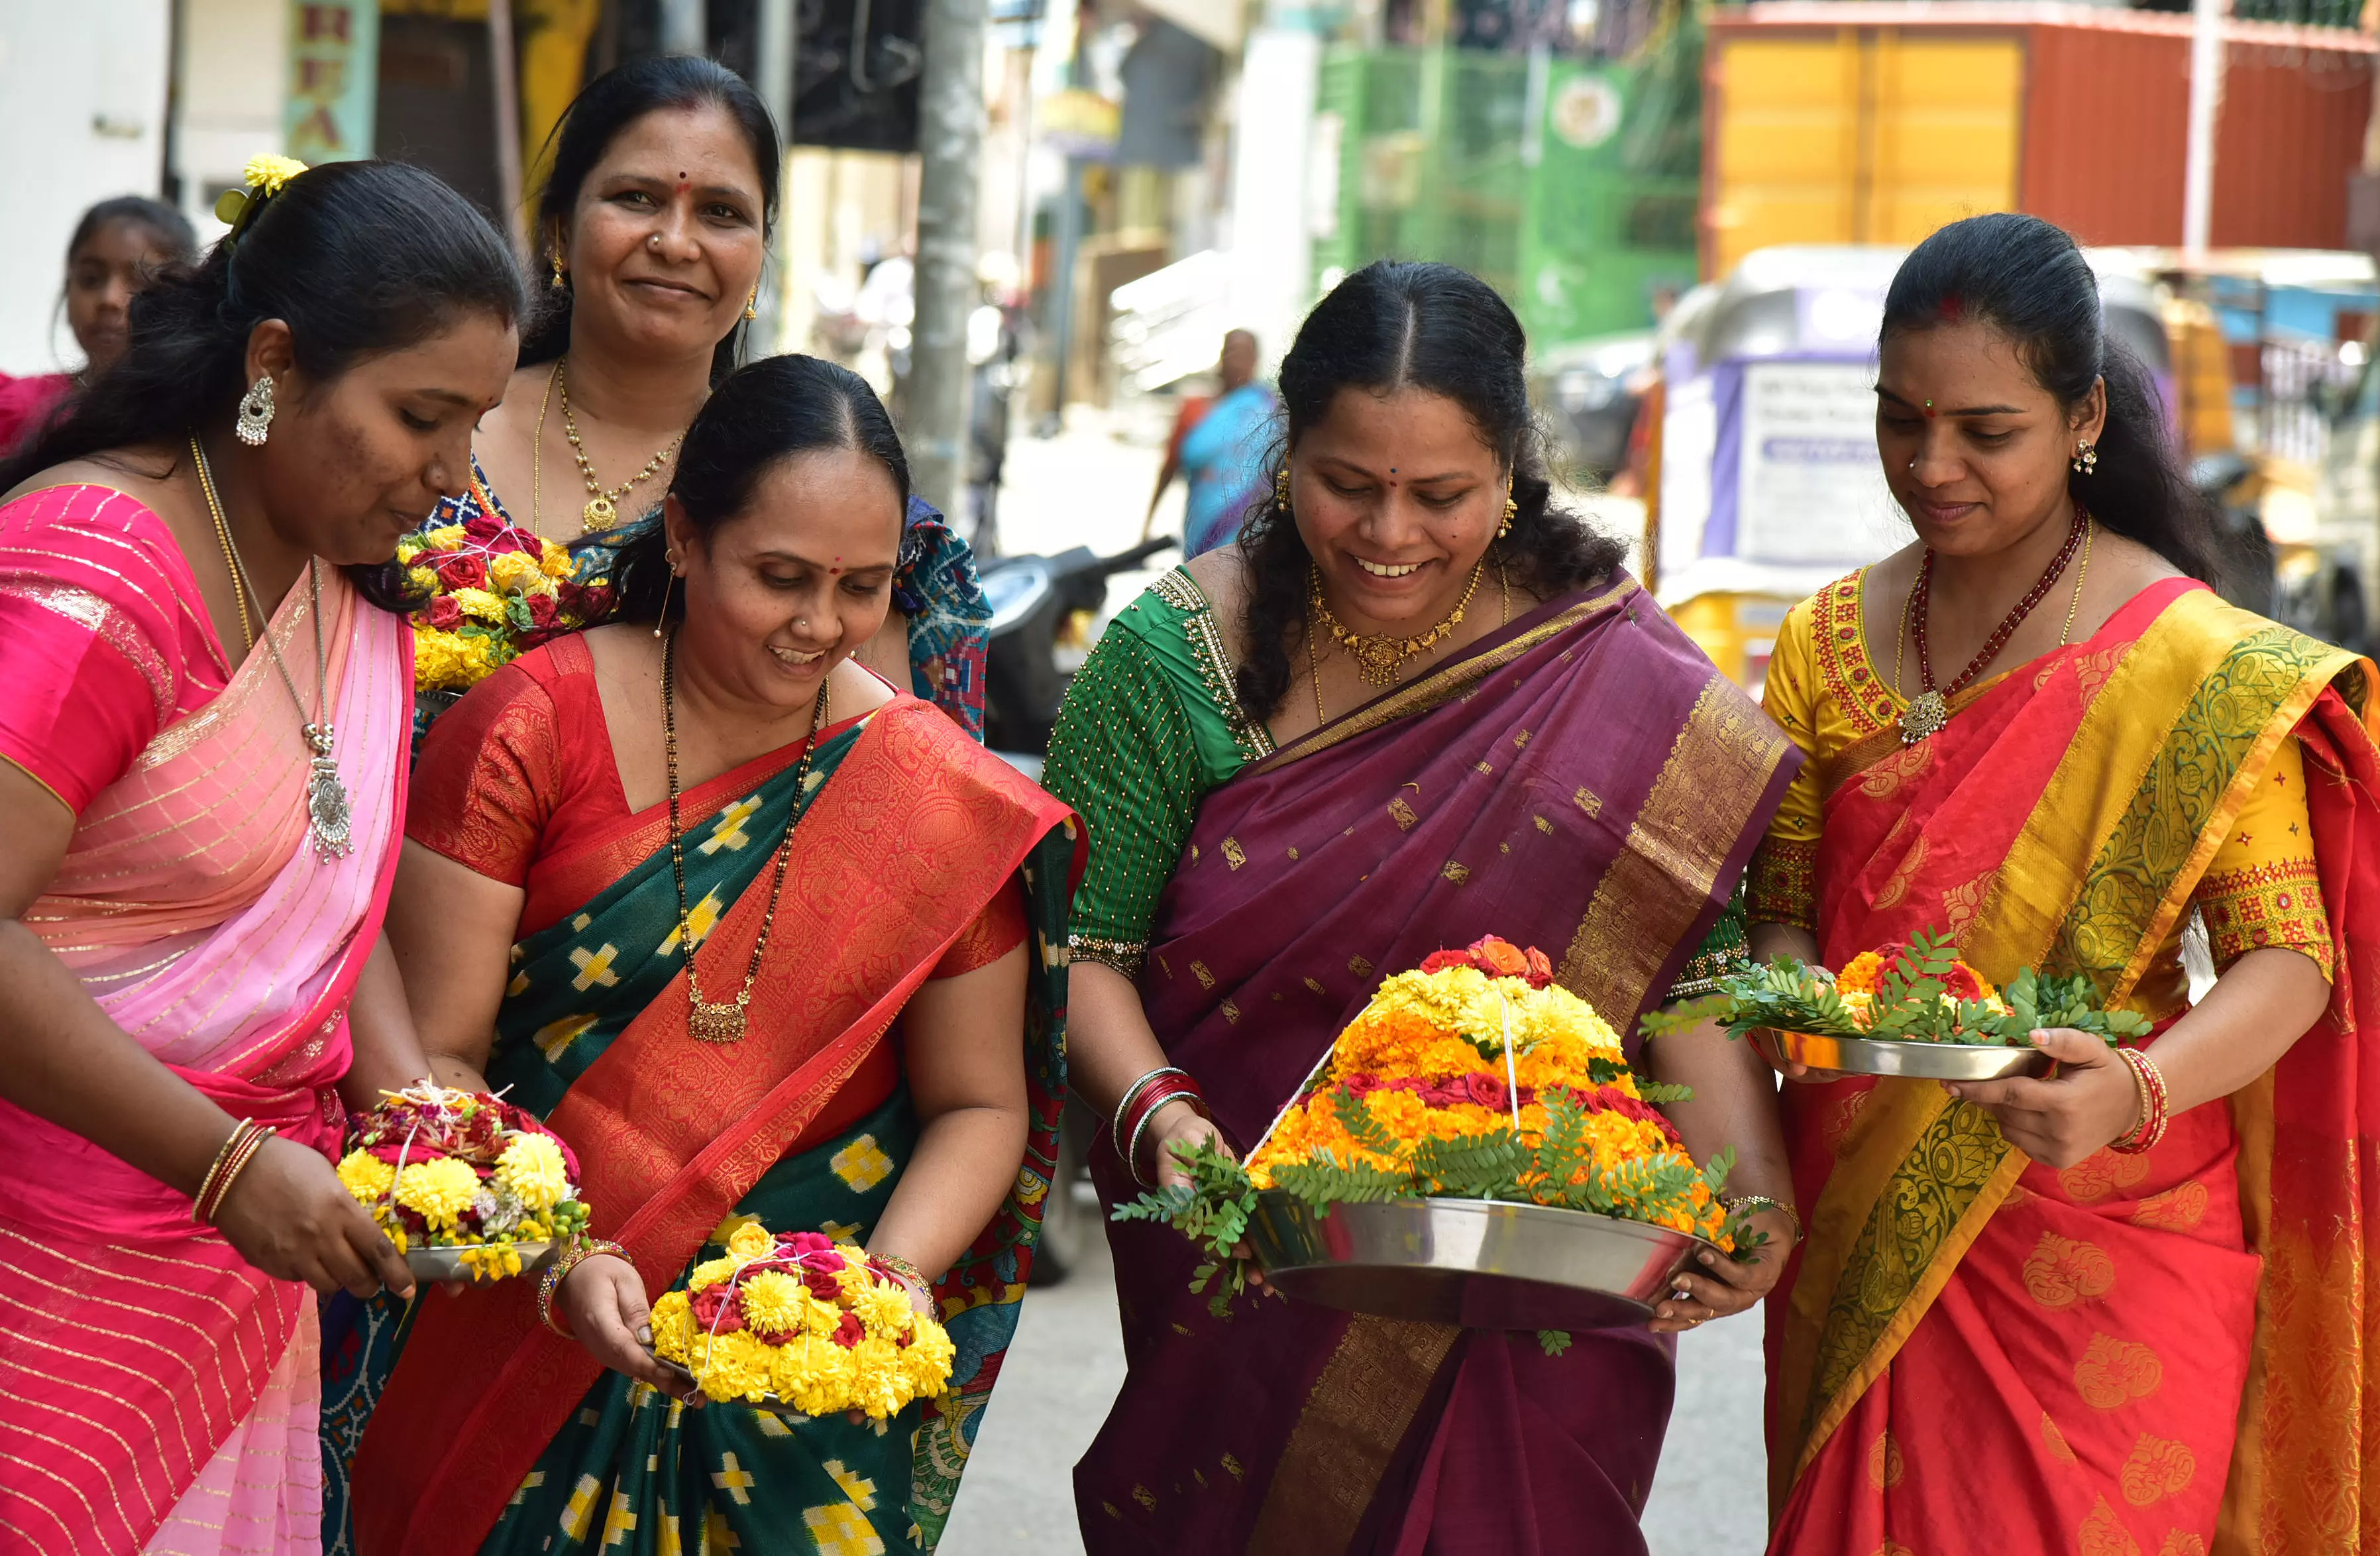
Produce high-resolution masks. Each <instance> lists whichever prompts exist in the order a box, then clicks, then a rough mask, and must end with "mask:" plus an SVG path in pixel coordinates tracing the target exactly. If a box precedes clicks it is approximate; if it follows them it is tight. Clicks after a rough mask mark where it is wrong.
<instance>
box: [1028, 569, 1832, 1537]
mask: <svg viewBox="0 0 2380 1556" xmlns="http://www.w3.org/2000/svg"><path fill="white" fill-rule="evenodd" d="M1798 766H1799V756H1798V753H1795V752H1793V751H1792V749H1791V747H1790V746H1789V745H1788V743H1787V742H1786V740H1785V738H1784V737H1783V735H1780V734H1779V732H1778V730H1777V729H1776V727H1775V726H1774V725H1773V724H1771V723H1769V722H1768V720H1767V717H1766V716H1765V715H1763V714H1762V713H1761V712H1760V711H1758V710H1757V709H1756V708H1755V707H1754V706H1753V704H1752V703H1751V701H1750V700H1749V699H1746V698H1745V697H1744V695H1743V693H1742V692H1741V691H1739V690H1738V689H1737V688H1736V687H1734V686H1732V685H1731V684H1730V683H1729V682H1728V681H1727V680H1725V679H1724V678H1723V677H1721V676H1720V675H1719V674H1718V672H1717V671H1716V670H1714V669H1713V668H1712V667H1711V664H1710V662H1709V661H1708V660H1707V659H1706V658H1704V656H1703V654H1702V653H1701V651H1700V650H1697V649H1696V648H1694V645H1693V644H1692V643H1691V642H1690V641H1689V640H1688V639H1687V638H1686V637H1685V635H1684V634H1683V633H1682V632H1681V631H1679V630H1678V628H1677V627H1676V626H1674V625H1673V624H1671V622H1670V620H1669V618H1668V617H1667V616H1665V615H1663V614H1661V613H1660V611H1659V609H1658V607H1656V606H1655V605H1654V603H1653V602H1652V600H1651V598H1650V597H1649V596H1648V595H1646V594H1645V592H1644V590H1642V589H1640V588H1639V587H1638V586H1637V585H1636V583H1635V582H1634V580H1633V579H1631V578H1628V577H1625V576H1624V575H1622V576H1621V577H1618V578H1617V579H1616V580H1615V581H1614V582H1612V583H1609V584H1607V585H1605V586H1602V587H1600V588H1598V589H1597V590H1592V591H1589V592H1585V593H1581V594H1577V595H1573V596H1571V597H1568V598H1565V599H1562V600H1558V601H1555V602H1550V603H1548V604H1547V605H1545V606H1543V607H1541V608H1540V609H1538V610H1537V611H1536V612H1533V613H1531V614H1529V615H1528V616H1526V617H1524V618H1523V619H1522V620H1521V621H1519V622H1516V623H1514V624H1513V625H1512V626H1511V627H1509V628H1506V629H1504V630H1502V631H1500V632H1499V633H1497V634H1496V635H1495V636H1493V637H1491V638H1487V639H1485V640H1483V641H1482V642H1481V643H1479V644H1478V645H1476V646H1475V648H1474V649H1473V650H1471V651H1470V652H1469V653H1467V654H1465V655H1464V656H1463V658H1461V659H1460V660H1457V661H1455V662H1454V663H1450V664H1447V665H1445V666H1443V667H1441V668H1440V669H1439V670H1437V671H1435V672H1433V673H1432V674H1431V675H1428V676H1427V677H1425V678H1424V679H1422V680H1419V681H1416V682H1415V683H1413V684H1412V685H1410V686H1406V687H1400V688H1398V689H1397V690H1395V691H1393V692H1390V693H1389V694H1388V695H1387V696H1385V697H1382V698H1380V699H1378V700H1376V701H1374V702H1372V703H1370V704H1368V705H1367V706H1366V707H1364V708H1360V709H1358V710H1356V711H1354V712H1352V713H1350V714H1348V715H1347V716H1346V717H1344V718H1342V719H1340V720H1339V721H1337V722H1336V723H1330V724H1328V725H1326V726H1324V727H1323V728H1322V729H1320V730H1318V731H1317V732H1316V733H1315V734H1313V735H1309V736H1307V737H1306V738H1305V739H1304V740H1301V741H1298V742H1296V743H1295V744H1293V745H1292V746H1290V747H1288V748H1285V749H1283V750H1282V751H1281V752H1280V753H1279V754H1278V755H1276V756H1274V757H1272V758H1271V759H1269V760H1266V761H1264V762H1262V763H1259V764H1257V765H1256V766H1253V767H1251V768H1249V769H1248V770H1246V771H1245V772H1243V773H1241V774H1240V775H1239V776H1238V777H1236V778H1234V779H1233V780H1232V781H1231V782H1230V783H1228V784H1224V785H1223V786H1222V787H1221V788H1220V789H1217V790H1216V791H1214V792H1213V793H1212V794H1210V795H1208V796H1207V798H1206V801H1205V803H1204V806H1203V807H1202V808H1201V810H1200V812H1199V817H1198V823H1197V826H1196V831H1195V832H1194V833H1193V834H1192V839H1191V843H1190V846H1189V847H1188V849H1187V850H1186V852H1185V854H1184V857H1183V859H1182V862H1181V864H1180V866H1179V867H1178V869H1176V871H1175V874H1174V876H1173V879H1172V882H1171V884H1169V885H1168V887H1167V888H1166V892H1165V894H1164V897H1163V898H1162V900H1161V901H1160V904H1159V907H1158V913H1157V920H1156V926H1155V932H1154V933H1153V934H1152V936H1151V939H1150V945H1149V952H1148V958H1147V967H1146V970H1145V971H1144V972H1143V974H1142V976H1141V980H1140V989H1141V997H1142V1001H1143V1003H1144V1004H1145V1005H1146V1007H1147V1012H1148V1016H1149V1019H1150V1021H1151V1023H1152V1024H1153V1026H1154V1027H1155V1028H1156V1031H1157V1035H1158V1038H1159V1039H1160V1041H1161V1042H1163V1044H1164V1045H1165V1050H1166V1052H1167V1054H1168V1055H1169V1056H1170V1059H1171V1062H1172V1063H1173V1064H1178V1065H1181V1066H1182V1067H1183V1068H1184V1069H1186V1070H1188V1071H1189V1072H1190V1073H1191V1074H1192V1075H1193V1076H1196V1077H1197V1080H1198V1083H1199V1085H1200V1086H1201V1087H1202V1088H1205V1090H1206V1093H1207V1097H1208V1100H1209V1101H1210V1102H1211V1103H1212V1104H1213V1106H1214V1109H1215V1114H1216V1118H1217V1121H1218V1122H1219V1123H1220V1125H1221V1126H1222V1129H1223V1132H1224V1134H1225V1135H1226V1136H1227V1137H1229V1138H1230V1140H1231V1141H1232V1143H1233V1146H1234V1147H1236V1148H1238V1149H1242V1150H1245V1149H1247V1148H1248V1147H1249V1146H1251V1145H1252V1144H1254V1143H1255V1141H1256V1140H1257V1137H1259V1136H1260V1135H1262V1134H1263V1132H1264V1130H1265V1128H1266V1126H1267V1125H1268V1124H1269V1123H1270V1122H1271V1120H1272V1118H1273V1115H1274V1113H1275V1112H1277V1111H1278V1110H1279V1108H1280V1107H1281V1104H1282V1103H1283V1102H1284V1101H1285V1100H1287V1099H1288V1098H1289V1097H1290V1095H1291V1094H1292V1093H1293V1091H1294V1089H1295V1088H1296V1087H1297V1085H1298V1083H1299V1082H1300V1081H1301V1080H1302V1079H1303V1078H1304V1077H1305V1075H1306V1073H1307V1072H1308V1071H1309V1070H1310V1069H1311V1068H1312V1067H1313V1065H1314V1064H1315V1063H1316V1061H1317V1060H1318V1059H1319V1058H1320V1057H1321V1055H1322V1053H1323V1052H1324V1051H1325V1050H1326V1049H1327V1048H1328V1047H1329V1046H1330V1041H1331V1039H1333V1038H1334V1037H1335V1036H1336V1035H1337V1033H1338V1032H1339V1030H1340V1028H1341V1027H1343V1026H1344V1025H1345V1024H1346V1022H1347V1021H1348V1020H1349V1019H1351V1018H1352V1017H1353V1016H1354V1014H1355V1013H1356V1012H1357V1011H1358V1010H1360V1009H1361V1008H1362V1007H1363V1005H1364V1003H1365V1002H1366V1000H1368V999H1369V998H1370V996H1371V993H1372V991H1373V990H1374V988H1375V987H1376V985H1377V982H1378V979H1379V978H1380V977H1381V976H1383V975H1385V974H1387V973H1390V972H1393V971H1395V970H1397V969H1398V968H1401V967H1408V966H1415V965H1417V964H1418V963H1419V962H1420V961H1421V959H1422V958H1423V957H1424V956H1426V955H1427V954H1429V953H1430V952H1432V951H1434V950H1437V949H1438V948H1439V947H1441V946H1447V945H1460V944H1465V943H1468V942H1471V941H1473V940H1475V939H1476V938H1478V937H1479V936H1480V935H1483V934H1487V933H1490V932H1493V933H1496V934H1500V935H1502V936H1505V937H1506V938H1508V939H1511V940H1512V941H1514V942H1519V943H1522V944H1533V945H1537V946H1540V947H1542V948H1543V949H1544V950H1545V951H1546V952H1547V953H1548V955H1551V956H1553V957H1555V958H1557V959H1558V960H1559V963H1560V973H1559V975H1558V976H1559V977H1560V980H1561V982H1562V983H1563V985H1564V986H1565V987H1567V988H1569V989H1570V990H1572V991H1574V992H1576V993H1577V994H1579V995H1580V996H1582V997H1583V998H1585V999H1586V1000H1588V1001H1589V1002H1590V1003H1593V1004H1594V1005H1595V1007H1596V1008H1597V1010H1598V1011H1599V1012H1601V1013H1602V1014H1603V1015H1604V1016H1605V1017H1606V1018H1607V1019H1608V1020H1609V1021H1610V1022H1611V1024H1612V1026H1613V1027H1616V1028H1618V1029H1619V1030H1621V1031H1622V1032H1623V1033H1633V1030H1634V1029H1635V1026H1636V1020H1637V1017H1638V1015H1640V1014H1641V1013H1643V1012H1644V1011H1645V1009H1646V1008H1647V1007H1649V1006H1650V1005H1652V1004H1654V1003H1657V1002H1658V1000H1659V999H1660V998H1661V996H1662V995H1663V994H1664V993H1665V992H1666V991H1668V989H1669V988H1670V984H1671V982H1672V981H1673V980H1674V979H1676V977H1677V975H1678V973H1679V970H1680V969H1681V968H1682V966H1683V965H1684V963H1685V961H1686V959H1687V958H1688V957H1689V956H1690V955H1692V954H1693V953H1694V951H1695V949H1696V948H1697V947H1699V945H1700V944H1701V942H1702V941H1703V939H1704V937H1705V936H1706V934H1707V933H1708V932H1709V930H1710V929H1711V927H1712V925H1713V924H1714V923H1715V922H1716V920H1717V918H1718V915H1719V913H1720V911H1721V909H1722V908H1723V907H1724V906H1725V904H1726V902H1727V900H1728V898H1729V896H1730V893H1732V892H1733V890H1734V886H1735V881H1736V878H1737V876H1738V875H1739V874H1741V872H1742V871H1743V867H1744V864H1745V862H1746V861H1747V860H1748V859H1749V857H1751V853H1752V849H1753V846H1754V845H1755V843H1756V842H1757V841H1758V839H1759V837H1760V834H1761V833H1762V831H1763V829H1764V828H1765V827H1766V826H1767V821H1768V817H1769V814H1770V812H1771V811H1773V810H1774V809H1775V808H1776V807H1777V805H1778V802H1779V800H1780V799H1781V798H1782V796H1783V795H1784V791H1785V785H1786V784H1787V783H1788V782H1789V781H1790V780H1791V777H1792V775H1793V773H1794V771H1795V770H1796V768H1797V767H1798ZM1092 1160H1093V1163H1094V1173H1095V1174H1096V1175H1097V1176H1098V1178H1099V1188H1100V1192H1101V1196H1102V1197H1103V1198H1104V1199H1106V1200H1107V1201H1109V1202H1111V1203H1112V1202H1113V1201H1114V1200H1115V1199H1116V1198H1117V1197H1119V1196H1120V1195H1128V1194H1130V1193H1134V1192H1136V1190H1135V1188H1134V1187H1133V1185H1131V1184H1130V1183H1129V1181H1128V1179H1127V1177H1126V1175H1125V1174H1124V1173H1123V1170H1122V1168H1121V1166H1120V1165H1119V1164H1118V1162H1117V1161H1116V1160H1115V1155H1114V1152H1113V1151H1112V1150H1111V1149H1108V1148H1107V1146H1106V1144H1105V1142H1104V1141H1102V1142H1101V1143H1100V1144H1099V1146H1098V1147H1096V1148H1095V1149H1094V1150H1093V1152H1092ZM1109 1240H1110V1243H1111V1246H1112V1247H1113V1249H1114V1252H1115V1263H1116V1280H1117V1285H1118V1289H1119V1295H1120V1296H1121V1299H1122V1309H1123V1331H1124V1351H1125V1356H1126V1361H1127V1363H1128V1366H1129V1375H1128V1376H1127V1378H1126V1380H1125V1381H1124V1386H1123V1391H1122V1392H1121V1393H1120V1394H1119V1396H1118V1398H1117V1400H1116V1404H1115V1406H1114V1408H1113V1410H1112V1411H1111V1413H1110V1415H1109V1416H1108V1420H1107V1423H1106V1425H1105V1427H1104V1428H1102V1429H1101V1431H1100V1433H1099V1438H1098V1440H1097V1441H1095V1442H1094V1443H1093V1444H1092V1445H1091V1449H1090V1452H1089V1453H1088V1454H1087V1456H1086V1457H1085V1458H1084V1460H1083V1462H1082V1464H1081V1465H1077V1466H1076V1468H1075V1503H1076V1507H1077V1510H1078V1513H1079V1516H1080V1518H1081V1521H1082V1528H1083V1537H1084V1543H1085V1545H1086V1546H1087V1548H1088V1550H1090V1551H1091V1552H1092V1556H1109V1553H1111V1552H1123V1551H1183V1552H1194V1551H1195V1552H1210V1551H1222V1550H1252V1551H1293V1552H1296V1553H1297V1556H1336V1553H1339V1552H1354V1551H1362V1552H1380V1553H1390V1552H1393V1553H1395V1556H1420V1553H1422V1552H1428V1553H1431V1556H1440V1553H1451V1552H1467V1551H1479V1552H1483V1553H1484V1552H1491V1551H1492V1552H1496V1553H1498V1556H1525V1553H1532V1552H1538V1551H1580V1550H1592V1551H1597V1552H1614V1553H1621V1552H1625V1553H1632V1556H1641V1553H1642V1552H1643V1550H1644V1549H1645V1546H1644V1541H1643V1538H1642V1537H1641V1536H1640V1535H1639V1534H1638V1533H1637V1531H1636V1518H1637V1514H1638V1513H1640V1512H1641V1511H1642V1509H1643V1507H1644V1504H1645V1495H1646V1493H1647V1492H1648V1491H1649V1489H1651V1485H1652V1477H1653V1470H1654V1465H1655V1464H1656V1462H1657V1460H1658V1456H1659V1452H1660V1441H1661V1434H1662V1429H1663V1428H1664V1426H1665V1425H1666V1424H1667V1421H1668V1418H1669V1410H1670V1394H1671V1390H1672V1381H1673V1380H1672V1373H1671V1356H1672V1353H1671V1349H1670V1345H1669V1343H1667V1342H1665V1341H1663V1340H1661V1339H1658V1338H1657V1337H1655V1336H1654V1335H1652V1334H1651V1333H1650V1332H1648V1331H1645V1330H1642V1329H1635V1330H1614V1331H1600V1332H1597V1333H1591V1334H1590V1333H1581V1334H1578V1335H1576V1336H1574V1337H1573V1345H1572V1347H1571V1349H1570V1350H1569V1351H1568V1352H1567V1353H1565V1354H1564V1355H1561V1356H1560V1357H1548V1356H1547V1355H1545V1354H1544V1353H1543V1351H1542V1350H1541V1349H1540V1348H1539V1346H1538V1343H1537V1341H1536V1336H1535V1335H1533V1334H1527V1333H1513V1334H1506V1333H1501V1332H1496V1331H1461V1330H1455V1329H1451V1328H1443V1327H1439V1326H1436V1325H1428V1324H1414V1323H1403V1322H1392V1321H1390V1320H1386V1319H1372V1318H1351V1317H1349V1316H1348V1315H1345V1314H1342V1313H1338V1312H1334V1311H1332V1310H1330V1309H1328V1308H1323V1307H1314V1306H1311V1305H1308V1304H1305V1303H1295V1302H1289V1301H1284V1300H1279V1299H1266V1300H1264V1301H1261V1302H1257V1303H1255V1304H1254V1305H1253V1306H1251V1305H1250V1304H1248V1303H1245V1302H1244V1303H1243V1304H1242V1305H1241V1307H1240V1308H1239V1310H1238V1311H1237V1312H1236V1313H1235V1314H1234V1315H1233V1317H1232V1318H1231V1319H1228V1320H1218V1319H1215V1318H1213V1317H1212V1316H1211V1315H1210V1314H1209V1313H1208V1310H1207V1306H1206V1299H1205V1298H1204V1297H1202V1296H1196V1295H1192V1294H1191V1292H1190V1291H1189V1281H1190V1273H1191V1270H1192V1267H1193V1266H1194V1265H1195V1264H1196V1262H1197V1259H1196V1253H1195V1251H1194V1250H1193V1249H1192V1247H1191V1246H1190V1245H1189V1244H1188V1243H1187V1242H1186V1241H1185V1240H1184V1239H1183V1238H1182V1237H1181V1236H1179V1235H1178V1234H1175V1233H1173V1232H1172V1231H1171V1230H1170V1229H1168V1228H1165V1227H1161V1226H1147V1225H1141V1224H1138V1223H1133V1224H1111V1225H1110V1227H1109Z"/></svg>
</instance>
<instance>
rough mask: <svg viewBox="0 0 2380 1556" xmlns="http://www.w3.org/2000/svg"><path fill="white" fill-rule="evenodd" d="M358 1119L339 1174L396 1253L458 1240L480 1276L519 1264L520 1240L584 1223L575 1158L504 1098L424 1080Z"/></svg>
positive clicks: (540, 1238)
mask: <svg viewBox="0 0 2380 1556" xmlns="http://www.w3.org/2000/svg"><path fill="white" fill-rule="evenodd" d="M381 1096H382V1098H383V1100H382V1102H381V1103H380V1105H379V1106H377V1107H375V1108H373V1109H372V1111H371V1112H369V1113H366V1114H365V1115H364V1116H363V1117H362V1118H361V1119H359V1120H358V1121H357V1124H356V1126H355V1134H354V1143H353V1145H352V1146H351V1147H350V1148H349V1149H348V1151H347V1154H346V1156H345V1157H343V1158H341V1159H340V1161H339V1167H338V1173H339V1181H340V1182H341V1183H343V1184H345V1185H347V1192H348V1193H350V1194H352V1195H354V1196H355V1197H356V1198H357V1199H358V1200H359V1201H360V1202H362V1204H363V1205H365V1206H366V1207H367V1208H368V1209H370V1211H371V1213H372V1219H373V1220H374V1221H376V1222H379V1223H380V1228H381V1230H382V1231H383V1232H385V1233H387V1234H388V1235H389V1239H390V1240H391V1241H392V1242H394V1243H395V1245H396V1247H397V1251H398V1252H399V1253H406V1252H409V1251H410V1250H412V1249H415V1248H459V1249H461V1250H462V1253H461V1256H460V1257H461V1261H462V1264H463V1267H464V1269H465V1270H468V1271H469V1272H470V1276H471V1278H472V1279H473V1280H475V1281H477V1280H481V1279H485V1280H491V1281H492V1280H495V1279H498V1278H499V1277H502V1276H505V1275H517V1274H519V1273H520V1272H521V1256H520V1246H521V1245H523V1244H537V1243H566V1242H569V1241H571V1240H572V1239H574V1238H577V1237H578V1236H580V1235H581V1234H584V1233H585V1232H586V1230H587V1206H586V1204H585V1203H584V1202H583V1201H581V1200H580V1199H579V1197H578V1190H577V1186H576V1185H577V1181H578V1162H577V1158H575V1157H574V1156H572V1155H571V1152H570V1148H569V1147H568V1146H566V1145H565V1144H563V1143H562V1140H561V1138H560V1137H558V1136H556V1135H555V1134H554V1133H553V1131H551V1130H549V1129H548V1128H546V1126H545V1125H544V1124H541V1123H540V1122H539V1121H538V1119H537V1118H536V1117H535V1115H533V1114H531V1113H529V1112H527V1111H526V1110H524V1109H521V1108H517V1107H515V1106H514V1105H513V1104H512V1103H510V1102H507V1101H504V1100H503V1099H501V1098H497V1097H490V1096H486V1095H483V1094H481V1093H478V1092H471V1091H457V1090H454V1089H452V1088H447V1087H443V1086H434V1085H431V1084H430V1083H428V1082H424V1083H422V1084H420V1085H418V1086H409V1087H407V1088H405V1089H404V1090H402V1091H384V1092H383V1093H381Z"/></svg>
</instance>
